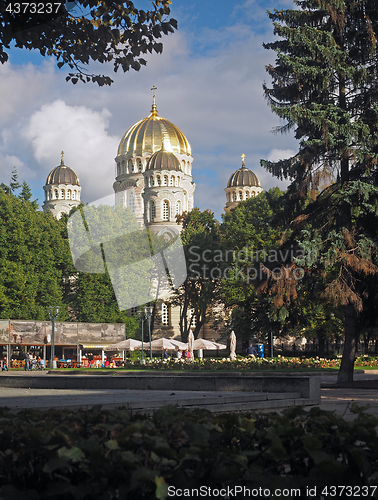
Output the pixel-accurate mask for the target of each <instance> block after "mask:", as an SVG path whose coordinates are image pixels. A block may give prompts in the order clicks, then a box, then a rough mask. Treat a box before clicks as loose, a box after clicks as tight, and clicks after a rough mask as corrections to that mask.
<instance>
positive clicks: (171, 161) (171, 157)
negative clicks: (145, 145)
mask: <svg viewBox="0 0 378 500" xmlns="http://www.w3.org/2000/svg"><path fill="white" fill-rule="evenodd" d="M158 169H160V170H181V167H180V162H179V161H178V159H177V156H175V154H174V153H170V152H169V151H165V149H161V150H160V151H158V152H157V153H154V154H153V155H152V156H151V158H150V159H149V160H148V163H147V169H146V170H158Z"/></svg>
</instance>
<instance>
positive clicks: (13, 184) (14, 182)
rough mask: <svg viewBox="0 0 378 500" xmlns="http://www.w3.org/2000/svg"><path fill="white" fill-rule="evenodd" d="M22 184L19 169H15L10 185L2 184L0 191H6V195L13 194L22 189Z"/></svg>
mask: <svg viewBox="0 0 378 500" xmlns="http://www.w3.org/2000/svg"><path fill="white" fill-rule="evenodd" d="M20 187H21V184H20V183H19V182H18V173H17V169H16V168H13V170H12V177H11V178H10V181H9V184H8V185H7V184H4V183H3V182H2V183H1V184H0V189H1V190H2V191H4V193H5V194H12V193H13V192H14V191H17V189H20Z"/></svg>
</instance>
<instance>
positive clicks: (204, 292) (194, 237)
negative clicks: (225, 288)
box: [172, 208, 222, 342]
mask: <svg viewBox="0 0 378 500" xmlns="http://www.w3.org/2000/svg"><path fill="white" fill-rule="evenodd" d="M178 222H181V223H182V228H183V230H182V233H181V240H182V243H183V247H184V252H185V259H186V262H187V278H186V280H185V282H184V283H183V285H182V286H180V287H179V288H178V289H177V290H176V291H175V293H174V298H173V299H172V303H173V304H175V305H179V306H180V331H181V339H182V341H183V342H187V338H188V334H189V330H190V328H192V330H193V334H194V338H197V336H198V333H199V331H200V329H201V328H202V326H203V325H204V323H205V322H207V321H210V320H213V321H216V319H217V314H216V306H217V305H219V302H220V283H221V280H220V277H221V263H222V259H216V258H215V259H214V256H215V255H219V254H220V253H222V251H221V249H220V242H219V224H218V222H217V221H216V220H215V219H214V214H213V213H212V212H211V211H210V210H204V211H203V212H201V211H200V210H199V209H198V208H195V209H193V210H192V211H191V212H185V213H184V214H183V215H182V216H178ZM194 319H195V326H193V323H194V321H193V320H194Z"/></svg>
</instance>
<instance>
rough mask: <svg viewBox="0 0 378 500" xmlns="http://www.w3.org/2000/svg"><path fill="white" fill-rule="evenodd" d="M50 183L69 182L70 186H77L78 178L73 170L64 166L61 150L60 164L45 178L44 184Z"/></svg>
mask: <svg viewBox="0 0 378 500" xmlns="http://www.w3.org/2000/svg"><path fill="white" fill-rule="evenodd" d="M50 184H71V185H72V186H79V185H80V184H79V178H78V176H77V175H76V174H75V172H74V171H73V170H72V169H71V168H70V167H66V165H65V164H64V161H63V151H62V159H61V160H60V165H59V166H58V167H55V168H54V169H53V170H51V172H50V173H49V175H48V176H47V179H46V186H49V185H50Z"/></svg>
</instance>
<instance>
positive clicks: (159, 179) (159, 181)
mask: <svg viewBox="0 0 378 500" xmlns="http://www.w3.org/2000/svg"><path fill="white" fill-rule="evenodd" d="M156 180H157V185H158V186H161V177H160V175H158V176H157V178H156Z"/></svg>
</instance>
